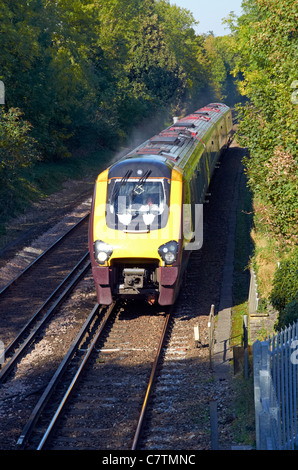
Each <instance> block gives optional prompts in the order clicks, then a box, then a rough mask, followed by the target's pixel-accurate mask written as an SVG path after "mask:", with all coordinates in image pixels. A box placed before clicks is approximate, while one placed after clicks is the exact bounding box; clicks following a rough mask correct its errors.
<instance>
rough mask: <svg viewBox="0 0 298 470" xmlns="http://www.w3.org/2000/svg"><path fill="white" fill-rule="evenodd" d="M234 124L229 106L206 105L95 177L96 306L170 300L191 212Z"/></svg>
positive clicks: (189, 235) (184, 255)
mask: <svg viewBox="0 0 298 470" xmlns="http://www.w3.org/2000/svg"><path fill="white" fill-rule="evenodd" d="M231 127H232V117H231V111H230V109H229V108H228V107H227V106H225V105H222V104H219V103H217V104H210V105H208V106H207V107H205V108H201V109H200V110H198V111H196V112H195V113H193V114H192V115H190V116H188V117H186V118H182V119H181V120H178V122H176V123H174V124H173V125H172V126H170V127H169V128H168V129H165V130H164V131H162V132H161V133H159V134H158V135H157V136H154V137H152V138H151V139H149V140H148V141H146V142H144V143H143V144H141V145H140V146H139V147H138V148H137V149H135V150H134V151H132V152H131V153H129V154H128V155H127V156H126V157H125V158H123V159H121V160H120V161H118V162H117V163H115V164H113V165H111V166H110V167H109V168H108V169H106V170H105V171H103V172H102V173H101V174H100V175H99V176H98V178H97V181H96V184H95V190H94V196H93V202H92V210H91V216H90V225H89V251H90V257H91V264H92V274H93V278H94V281H95V286H96V293H97V299H98V303H100V304H103V305H109V304H111V303H112V302H113V300H114V299H117V298H121V297H122V298H126V299H129V298H133V299H136V298H138V299H139V298H140V299H146V300H147V301H148V302H149V303H155V302H158V303H159V304H160V305H172V304H173V303H174V302H175V300H176V297H177V295H178V292H179V288H180V284H181V279H182V274H183V271H184V269H185V267H186V265H187V261H188V258H189V254H190V253H191V249H192V247H193V246H194V239H193V238H194V234H195V235H197V233H198V227H201V228H202V223H201V222H200V218H199V217H196V214H195V212H196V208H197V207H200V206H202V203H203V200H204V197H205V193H206V191H207V188H208V186H209V183H210V179H211V175H212V172H213V169H214V167H215V163H216V161H217V159H218V157H219V155H220V152H221V150H222V149H223V148H224V147H225V146H227V145H228V141H229V135H230V132H231ZM200 243H201V241H199V244H200ZM189 247H190V248H189Z"/></svg>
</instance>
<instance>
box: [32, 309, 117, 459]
mask: <svg viewBox="0 0 298 470" xmlns="http://www.w3.org/2000/svg"><path fill="white" fill-rule="evenodd" d="M115 305H116V302H114V303H112V304H111V305H110V306H109V308H108V310H107V313H106V316H105V319H104V321H103V323H102V324H101V326H100V328H99V330H98V331H97V333H96V335H95V337H94V339H93V341H92V343H91V345H90V347H89V348H88V350H87V352H86V354H85V356H84V358H83V360H82V362H81V364H80V366H79V368H78V370H77V372H76V373H75V375H74V377H73V379H72V381H71V383H70V385H69V387H68V389H67V391H66V392H65V394H64V396H63V398H62V400H61V402H60V404H59V406H58V408H57V410H56V412H55V414H54V416H53V418H52V420H51V422H50V424H49V426H48V428H47V430H46V432H45V433H44V435H43V437H42V439H41V441H40V443H39V445H38V446H37V448H36V450H42V449H43V447H44V446H45V444H46V442H47V440H48V439H49V436H50V434H51V432H52V431H53V429H54V426H55V424H56V422H57V419H58V418H59V416H60V414H61V412H62V410H63V407H64V406H65V404H66V403H67V400H68V399H69V397H70V395H71V392H72V391H73V389H74V387H75V385H76V384H77V382H78V380H79V377H80V374H81V372H82V371H83V369H84V367H85V366H86V364H87V362H88V359H89V357H90V355H91V353H92V352H93V350H94V348H95V345H96V343H97V341H98V339H99V337H100V335H101V334H102V332H103V330H104V327H105V326H106V323H107V321H108V319H109V318H110V317H111V315H112V313H113V311H114V307H115Z"/></svg>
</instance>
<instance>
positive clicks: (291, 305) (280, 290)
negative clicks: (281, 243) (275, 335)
mask: <svg viewBox="0 0 298 470" xmlns="http://www.w3.org/2000/svg"><path fill="white" fill-rule="evenodd" d="M270 301H271V303H272V305H273V307H274V308H276V309H277V310H278V312H279V326H280V327H284V326H287V325H288V324H289V323H291V322H293V321H295V319H298V309H297V307H298V248H295V249H294V250H293V251H292V252H291V254H290V255H288V257H287V258H286V259H284V260H283V261H282V262H281V263H280V266H279V268H278V269H277V270H276V272H275V275H274V281H273V290H272V292H271V295H270Z"/></svg>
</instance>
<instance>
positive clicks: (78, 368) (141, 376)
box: [18, 303, 171, 450]
mask: <svg viewBox="0 0 298 470" xmlns="http://www.w3.org/2000/svg"><path fill="white" fill-rule="evenodd" d="M128 310H129V309H127V307H126V308H123V307H121V306H119V303H118V304H114V305H112V306H111V307H109V308H108V309H106V308H104V307H100V306H98V305H96V306H95V308H94V309H93V310H92V312H91V314H90V315H89V317H88V319H87V320H86V322H85V324H84V325H83V327H82V329H81V331H80V333H79V335H78V336H77V338H76V339H75V341H74V343H73V345H72V346H71V348H70V349H69V352H68V353H67V355H66V356H65V358H64V359H63V361H62V363H61V364H60V366H59V368H58V369H57V371H56V373H55V374H54V376H53V378H52V380H51V381H50V383H49V385H48V386H47V388H46V390H45V391H44V393H43V395H42V397H41V398H40V400H39V402H38V404H37V405H36V407H35V409H34V411H33V412H32V415H31V416H30V418H29V420H28V422H27V424H26V426H25V428H24V430H23V432H22V434H21V436H20V438H19V440H18V446H20V447H21V448H26V446H27V448H28V446H29V448H32V446H33V448H37V449H38V450H41V449H43V448H44V447H45V448H51V449H61V448H64V449H65V448H67V449H71V448H72V449H77V448H86V447H87V448H94V449H105V448H108V447H109V446H110V445H112V446H113V448H119V449H121V448H123V442H124V441H125V442H126V446H127V443H129V442H130V443H131V449H132V450H134V449H136V448H137V446H138V443H139V440H140V437H141V431H142V428H143V425H144V422H145V415H146V410H147V407H148V402H149V399H150V395H151V391H152V387H153V385H154V378H155V375H156V372H157V369H158V364H159V361H160V357H161V353H162V347H163V343H164V340H165V337H166V334H167V331H168V325H169V321H170V317H171V312H170V311H166V312H163V313H162V314H161V312H159V315H157V314H156V315H155V319H154V321H153V323H154V326H153V325H151V329H152V327H153V328H154V329H155V330H156V331H155V335H154V336H155V337H154V340H152V339H151V343H152V344H151V345H150V346H149V345H144V344H142V343H140V337H138V336H134V337H133V339H130V341H126V342H125V343H124V342H121V339H122V340H125V339H126V340H127V339H128V338H127V332H128V331H127V328H128V324H129V323H130V320H129V318H128V317H127V318H126V320H125V319H123V316H125V315H126V316H127V315H128V314H129V313H128ZM125 311H126V313H125ZM151 313H152V309H151ZM130 314H131V312H130ZM150 320H151V322H152V317H150V316H149V317H147V316H146V317H145V318H142V316H139V317H138V318H135V319H134V320H133V321H134V322H137V324H139V326H140V325H141V324H142V325H147V334H149V335H150V334H152V331H150ZM123 322H124V323H123ZM148 323H149V325H148ZM91 329H92V332H91ZM143 339H144V337H143ZM115 341H116V343H117V344H118V347H115V346H116V345H115ZM119 341H120V344H119ZM82 345H83V346H82ZM98 347H100V350H98ZM82 348H83V349H82ZM82 350H83V354H82ZM119 354H120V356H121V355H124V356H126V358H125V359H124V361H125V362H128V363H129V362H130V360H131V355H133V357H134V356H135V354H138V355H139V361H140V366H141V364H142V363H143V360H144V359H145V358H146V363H147V362H148V357H149V362H148V364H147V365H146V367H144V370H142V372H141V373H140V370H139V368H137V369H135V368H132V367H130V368H129V366H128V370H127V371H125V372H124V370H125V366H124V369H123V372H122V373H121V375H122V380H121V382H120V381H119V379H118V380H117V379H116V381H114V380H113V378H115V377H117V374H118V373H119V368H120V369H121V370H122V368H123V365H121V366H120V365H116V363H117V362H118V359H119ZM117 356H118V358H117ZM103 357H105V358H104V359H103ZM122 360H123V358H122ZM73 363H76V365H75V366H74V365H73ZM152 363H153V365H152ZM140 366H139V367H140ZM66 368H67V369H68V371H67V372H65V369H66ZM117 369H118V371H117ZM115 371H116V374H115ZM62 374H63V387H61V386H60V389H59V391H58V392H57V391H55V392H54V390H56V389H57V388H59V385H58V382H59V380H61V377H62ZM82 375H83V378H82ZM66 383H68V384H69V385H68V387H67V389H66V390H65V384H66ZM128 384H130V386H129V387H128ZM127 387H128V388H129V390H127ZM73 390H75V391H74V393H73V394H72V393H71V392H73ZM125 395H126V404H128V403H130V404H131V405H130V406H129V407H128V408H126V409H125V410H123V396H125ZM142 400H143V402H142ZM95 402H96V406H94V407H92V406H91V407H90V404H94V403H95ZM82 410H84V411H83V413H84V422H86V413H91V416H90V418H89V417H87V421H88V422H89V425H88V426H84V425H83V426H82V422H81V419H80V413H81V412H82ZM123 411H124V416H123ZM138 413H139V416H138ZM94 414H95V415H96V416H98V422H96V421H94ZM61 415H62V418H61ZM40 416H41V419H39V418H40ZM47 421H48V425H47V426H46V429H45V430H44V429H43V428H44V427H45V422H47ZM61 421H62V424H61ZM103 421H104V422H105V421H107V422H108V423H109V424H107V428H106V429H104V430H102V429H99V428H100V427H101V425H100V426H99V423H102V422H103ZM90 423H92V424H90ZM53 430H54V432H53ZM114 433H115V434H116V437H115V436H114V437H112V435H113V434H114ZM31 434H34V437H33V438H32V437H31V438H30V436H31ZM38 435H39V436H41V437H40V441H39V443H37V441H38ZM53 435H54V437H52V439H51V436H53ZM74 436H75V437H74ZM29 439H30V440H29ZM112 440H113V441H114V442H113V444H112ZM28 441H29V444H28ZM87 443H88V444H87ZM30 446H31V447H30ZM35 446H36V447H35Z"/></svg>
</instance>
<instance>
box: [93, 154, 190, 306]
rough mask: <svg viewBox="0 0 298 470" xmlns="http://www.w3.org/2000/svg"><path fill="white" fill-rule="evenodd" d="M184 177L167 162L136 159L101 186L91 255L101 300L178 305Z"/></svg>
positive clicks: (108, 174) (103, 177)
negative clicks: (133, 300)
mask: <svg viewBox="0 0 298 470" xmlns="http://www.w3.org/2000/svg"><path fill="white" fill-rule="evenodd" d="M182 188H183V184H182V173H181V172H180V171H179V170H178V169H176V168H174V165H171V164H169V162H168V161H167V160H166V159H165V158H163V157H159V156H158V157H157V156H152V157H150V156H143V157H139V156H137V155H136V156H133V157H131V158H128V159H126V160H123V161H120V162H118V163H116V164H115V165H113V166H112V167H110V168H108V169H107V170H106V171H104V172H103V173H101V174H100V175H99V176H98V178H97V181H96V184H95V190H94V197H93V203H92V213H91V217H90V227H89V250H90V257H91V264H92V274H93V278H94V281H95V286H96V293H97V299H98V302H99V303H100V304H104V305H109V304H111V303H112V301H113V300H114V299H117V298H126V299H136V298H140V299H145V300H147V301H148V302H149V303H155V302H158V303H159V304H160V305H171V304H173V303H174V301H175V298H176V295H177V292H178V290H179V286H178V285H179V281H180V269H181V259H182V251H183V247H182V243H181V219H182V211H181V207H182V191H183V189H182Z"/></svg>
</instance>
